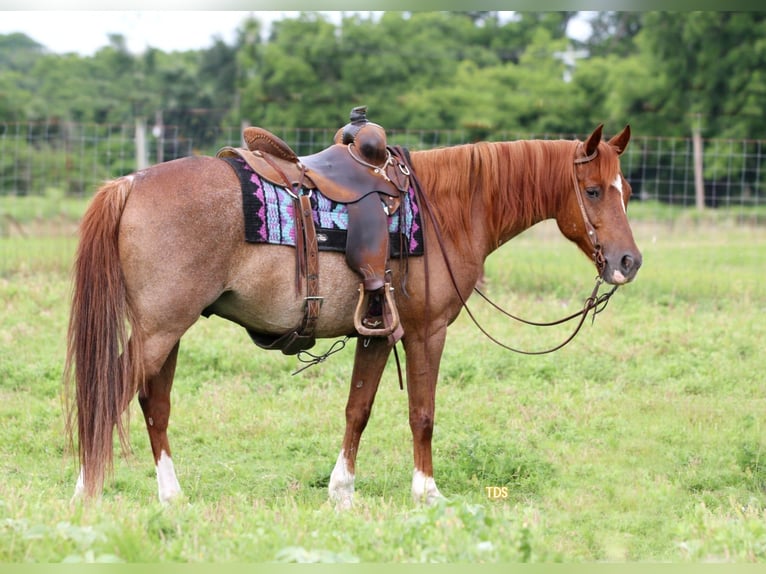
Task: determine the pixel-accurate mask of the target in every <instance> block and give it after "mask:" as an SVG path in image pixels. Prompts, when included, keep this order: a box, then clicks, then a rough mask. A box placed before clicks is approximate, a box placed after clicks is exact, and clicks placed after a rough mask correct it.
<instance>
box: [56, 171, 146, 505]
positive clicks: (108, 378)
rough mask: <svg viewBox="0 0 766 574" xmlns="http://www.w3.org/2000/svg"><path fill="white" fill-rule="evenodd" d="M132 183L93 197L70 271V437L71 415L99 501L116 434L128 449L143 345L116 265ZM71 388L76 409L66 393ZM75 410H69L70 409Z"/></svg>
mask: <svg viewBox="0 0 766 574" xmlns="http://www.w3.org/2000/svg"><path fill="white" fill-rule="evenodd" d="M132 182H133V179H132V178H130V177H124V178H119V179H116V180H114V181H111V182H108V183H106V184H104V185H103V186H102V187H101V188H100V189H99V190H98V192H97V193H96V195H95V197H94V198H93V201H92V203H91V205H90V207H89V208H88V210H87V211H86V213H85V216H84V217H83V220H82V222H81V224H80V243H79V247H78V250H77V256H76V260H75V265H74V281H73V293H72V307H71V311H70V317H69V330H68V333H67V358H66V365H65V369H64V371H65V385H66V387H67V391H68V392H67V393H66V396H67V411H68V417H67V423H68V424H67V430H68V434H69V439H70V441H72V440H73V426H74V425H73V420H74V411H75V409H76V419H77V423H76V424H77V435H78V439H79V441H78V450H79V460H80V465H81V466H80V468H81V472H82V474H81V478H82V480H83V484H82V486H83V487H84V492H85V494H86V495H87V496H95V495H98V494H99V493H100V492H101V490H102V488H103V485H104V475H105V473H106V471H108V470H109V471H110V470H111V468H112V451H113V444H112V441H113V436H114V434H113V433H114V427H115V425H116V426H117V430H118V434H119V437H120V443H121V445H122V447H123V449H127V448H128V433H127V420H125V421H123V416H122V415H123V413H124V412H126V411H127V407H128V405H129V404H130V400H131V398H132V397H133V395H134V394H135V392H136V389H137V385H138V376H139V373H138V372H137V371H138V369H136V368H135V366H136V365H141V364H142V361H141V353H142V349H141V345H140V338H139V337H133V339H132V340H130V343H128V341H129V336H130V333H131V332H135V329H136V324H135V320H134V318H133V316H132V312H131V309H130V304H129V301H128V298H127V293H126V287H125V280H124V277H123V273H122V267H121V265H120V256H119V250H118V235H119V229H120V219H121V217H122V213H123V210H124V208H125V203H126V201H127V198H128V194H129V193H130V190H131V188H132V185H133V184H132ZM72 381H74V387H75V389H74V394H75V400H74V405H72V401H71V386H72ZM73 407H74V408H73Z"/></svg>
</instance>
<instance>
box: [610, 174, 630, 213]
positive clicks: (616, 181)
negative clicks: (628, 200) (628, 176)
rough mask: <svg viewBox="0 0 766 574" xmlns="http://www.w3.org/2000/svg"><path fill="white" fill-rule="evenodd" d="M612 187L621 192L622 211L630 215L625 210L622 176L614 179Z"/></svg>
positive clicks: (618, 175)
mask: <svg viewBox="0 0 766 574" xmlns="http://www.w3.org/2000/svg"><path fill="white" fill-rule="evenodd" d="M612 187H614V188H615V189H616V190H617V191H619V192H620V204H621V205H622V210H623V211H624V212H625V213H628V210H627V209H626V208H625V198H624V197H623V196H622V176H621V175H620V174H619V173H618V174H617V177H615V178H614V181H613V182H612Z"/></svg>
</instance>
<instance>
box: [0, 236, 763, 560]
mask: <svg viewBox="0 0 766 574" xmlns="http://www.w3.org/2000/svg"><path fill="white" fill-rule="evenodd" d="M703 227H704V228H703ZM703 227H700V226H698V225H692V224H689V225H686V226H682V225H680V224H679V223H677V222H676V223H673V224H670V223H654V224H650V223H645V224H644V223H642V224H640V225H637V226H636V236H637V241H638V243H639V245H640V247H641V248H642V250H643V253H644V267H643V268H642V270H641V272H640V274H639V277H638V279H637V280H636V282H635V283H634V284H631V285H629V286H626V287H624V288H621V289H619V290H618V291H617V293H616V294H615V296H614V297H613V299H612V301H611V302H610V304H609V307H608V308H607V310H606V311H605V312H604V313H603V314H602V315H599V316H598V317H597V318H596V320H595V323H594V324H593V325H590V323H587V324H586V326H585V327H584V328H583V331H582V332H581V334H580V335H579V336H578V337H577V338H576V339H575V341H574V342H573V343H571V344H570V345H569V346H568V347H566V348H564V349H562V350H561V351H558V352H556V353H554V354H553V355H548V356H542V357H525V356H520V355H515V354H510V353H508V352H506V351H503V350H501V349H499V348H497V347H495V346H493V345H492V344H491V343H490V342H489V341H487V340H486V339H484V338H483V337H482V336H481V335H480V334H479V333H478V331H477V330H476V328H475V327H474V326H473V325H472V324H471V323H470V321H469V320H468V319H467V317H466V316H464V315H463V316H461V318H460V319H458V321H457V322H456V323H455V324H454V325H453V326H452V327H451V328H450V335H449V337H448V343H447V348H446V350H445V356H444V359H443V362H442V369H441V377H440V383H439V389H438V393H437V411H436V429H435V433H434V463H435V474H436V480H437V484H438V485H439V488H440V489H441V490H442V492H443V493H444V494H445V495H446V496H447V497H448V498H449V500H450V501H449V502H448V503H446V504H443V505H440V506H437V507H434V508H420V507H417V506H415V505H414V504H413V503H412V502H411V500H410V496H409V487H410V479H411V472H412V449H411V437H410V432H409V427H408V424H407V399H406V393H404V392H402V391H400V390H399V388H398V383H397V380H396V370H395V368H394V366H393V364H391V365H389V369H388V370H387V371H386V374H385V375H384V380H383V382H382V384H381V388H380V391H379V393H378V398H377V400H376V403H375V409H374V411H373V415H372V419H371V421H370V425H369V426H368V429H367V431H366V432H365V435H364V437H363V439H362V443H361V448H360V453H359V459H358V467H357V485H356V486H357V497H356V505H355V507H354V508H353V509H352V510H351V511H349V512H347V513H337V512H336V511H335V510H334V509H333V508H332V507H331V505H330V504H329V503H328V501H327V482H328V480H329V474H330V471H331V469H332V466H333V464H334V462H335V458H336V456H337V452H338V449H339V447H340V440H341V438H342V434H343V426H344V417H343V409H344V406H345V399H346V392H347V386H348V377H349V375H350V369H351V362H352V358H353V351H352V349H351V348H348V349H346V350H345V351H343V352H342V353H339V354H338V355H335V356H333V358H331V359H330V360H328V361H327V362H325V363H323V364H321V365H319V366H316V367H313V368H312V369H309V370H307V371H304V372H303V373H302V374H300V375H298V376H291V375H290V373H291V372H292V371H293V370H294V369H295V368H296V367H297V364H296V362H295V360H294V359H292V358H288V357H284V356H282V355H281V354H279V353H268V352H265V351H261V350H259V349H257V348H256V347H255V346H253V345H252V344H251V343H250V342H249V339H248V337H247V335H246V334H245V333H244V331H242V330H241V329H240V328H238V327H236V326H235V325H232V324H230V323H227V322H225V321H223V320H220V319H217V318H213V319H209V320H205V319H201V320H200V321H199V322H198V323H197V324H196V325H195V326H194V327H193V328H192V329H191V330H190V331H189V333H188V334H187V336H186V337H185V338H184V339H183V341H182V344H181V351H180V357H179V364H178V370H177V375H176V383H175V386H174V392H173V413H172V416H171V423H170V424H171V426H170V439H171V443H172V446H173V449H174V462H175V464H176V470H177V472H178V475H179V480H180V481H181V484H182V487H183V488H184V491H185V494H186V500H185V501H183V502H182V503H179V504H176V505H173V506H171V507H169V508H162V507H161V506H160V505H159V503H158V502H157V501H156V479H155V477H154V468H153V464H152V461H151V454H150V450H149V445H148V439H147V437H146V432H145V430H144V428H143V421H142V417H141V416H140V413H139V409H138V406H137V404H135V402H134V404H133V405H132V408H131V412H132V414H131V418H132V425H131V429H130V434H131V441H132V446H133V453H132V454H129V455H128V456H126V457H120V456H118V458H117V460H116V464H115V471H114V476H113V478H112V479H111V480H110V481H109V482H108V484H107V487H106V489H105V493H104V496H103V498H102V499H101V500H100V501H99V502H98V503H96V504H94V505H91V506H81V505H73V506H70V504H69V498H70V496H71V493H72V490H73V486H74V481H75V478H76V467H75V464H74V462H73V461H72V458H71V456H70V454H69V453H68V452H67V444H66V440H65V437H64V432H63V429H64V424H63V414H62V397H61V387H60V380H61V370H62V365H63V357H64V349H65V333H66V322H67V311H68V307H67V305H68V295H69V278H68V271H69V268H70V266H71V253H72V251H73V249H74V241H73V240H72V238H71V236H68V238H66V239H62V240H59V239H54V238H44V237H43V238H29V237H27V238H23V237H9V238H0V561H4V562H10V561H17V562H27V561H29V562H61V561H127V562H152V561H184V562H186V561H229V562H236V561H286V562H290V561H324V562H341V561H342V562H346V561H361V562H428V561H437V562H458V561H472V562H473V561H476V562H482V561H483V562H498V561H512V562H518V561H529V562H538V561H564V562H590V561H617V562H625V561H630V562H632V561H642V562H645V561H663V562H664V561H670V562H701V561H734V562H766V491H765V490H764V488H766V431H765V430H764V413H766V397H764V392H763V390H764V386H763V372H764V367H766V363H765V362H764V356H763V354H762V353H763V341H764V340H766V323H765V322H764V320H763V317H764V312H766V288H765V287H764V286H763V283H762V277H763V273H764V269H765V268H766V232H764V231H763V230H762V229H758V228H740V227H736V226H733V225H730V224H728V223H726V222H722V223H719V224H717V225H706V226H703ZM593 277H594V270H593V268H592V266H591V265H590V264H589V263H588V262H587V261H586V260H585V258H584V257H582V256H580V255H578V254H577V253H576V250H575V248H574V247H573V246H572V245H570V244H569V243H568V242H566V241H565V240H563V239H561V237H560V236H559V235H558V232H557V231H555V230H551V227H550V226H541V227H539V228H535V229H533V230H531V231H530V232H528V233H527V234H524V235H523V236H522V237H520V238H518V239H516V240H514V241H512V242H510V243H509V244H508V245H507V246H505V247H503V249H501V250H500V251H499V252H498V253H496V254H495V255H493V256H492V257H491V258H490V260H489V261H488V264H487V278H488V287H487V291H488V292H489V293H490V295H491V296H492V297H493V298H494V299H495V300H496V301H497V302H498V303H500V304H502V305H503V306H505V307H507V308H508V309H509V310H512V311H513V312H514V313H517V314H520V315H522V316H526V317H529V318H533V319H553V318H558V317H560V316H562V315H564V314H567V313H570V312H572V311H573V310H575V309H576V308H577V306H579V305H580V304H581V303H582V301H583V299H584V298H585V297H586V296H587V295H588V293H589V292H590V289H591V287H592V278H593ZM469 304H470V305H471V308H472V310H473V311H474V313H475V314H476V315H477V316H478V317H479V318H480V320H481V321H482V323H483V324H484V325H485V326H486V327H487V328H488V330H490V331H491V332H492V333H493V334H495V335H496V336H497V337H499V338H501V339H502V340H504V341H506V342H508V343H509V344H512V345H514V346H518V347H521V348H528V349H540V348H544V347H547V346H550V345H552V344H555V343H557V342H559V341H560V340H561V339H563V337H564V336H566V334H567V331H566V328H564V329H558V328H556V329H552V330H551V332H548V331H541V330H539V329H534V328H530V327H524V326H521V325H517V324H513V323H510V322H509V321H507V320H506V319H502V318H499V317H498V316H497V315H496V314H493V313H492V312H491V311H490V310H489V308H488V307H487V306H486V305H483V304H481V302H480V300H479V299H478V298H475V297H474V298H472V299H471V300H470V302H469ZM329 343H330V342H329V341H328V342H320V345H319V346H320V347H323V346H324V345H329ZM493 486H497V487H505V488H506V492H507V497H504V498H498V499H493V498H489V497H488V496H487V487H493Z"/></svg>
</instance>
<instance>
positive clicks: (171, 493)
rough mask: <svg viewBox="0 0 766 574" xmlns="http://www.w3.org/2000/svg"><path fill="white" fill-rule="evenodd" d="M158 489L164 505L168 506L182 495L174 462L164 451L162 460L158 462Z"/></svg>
mask: <svg viewBox="0 0 766 574" xmlns="http://www.w3.org/2000/svg"><path fill="white" fill-rule="evenodd" d="M157 487H158V490H159V496H160V502H161V503H162V504H167V503H168V502H170V501H171V500H172V499H174V498H176V497H178V496H181V494H182V493H181V485H180V484H178V479H177V478H176V471H175V468H173V461H172V460H171V459H170V456H169V455H168V453H166V452H165V451H164V450H163V451H162V452H161V453H160V460H158V461H157Z"/></svg>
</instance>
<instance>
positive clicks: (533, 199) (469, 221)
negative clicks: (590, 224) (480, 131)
mask: <svg viewBox="0 0 766 574" xmlns="http://www.w3.org/2000/svg"><path fill="white" fill-rule="evenodd" d="M572 145H573V142H569V141H542V140H524V141H518V142H493V143H486V142H484V143H478V144H467V145H462V146H456V147H452V148H444V149H438V150H430V151H427V152H420V153H419V154H413V163H414V164H415V165H414V167H415V169H416V171H417V173H418V175H419V176H421V182H422V183H423V187H424V188H425V192H426V193H427V194H429V197H432V198H433V203H434V204H436V206H437V207H436V211H437V217H438V219H439V225H440V227H441V228H442V229H443V230H446V233H445V234H446V235H449V236H452V237H462V238H466V239H468V241H469V242H471V243H472V249H473V250H474V251H484V255H485V256H486V255H487V254H489V253H490V252H491V251H493V250H494V249H496V248H497V247H499V246H500V245H502V244H503V243H504V242H505V241H508V240H509V239H511V238H512V237H514V236H515V235H518V234H519V233H521V232H522V231H524V230H526V229H528V228H529V227H531V226H533V225H534V224H536V223H538V222H540V221H543V220H545V219H550V218H552V217H555V216H556V213H557V212H558V210H559V208H560V206H561V204H562V201H563V193H562V192H563V190H565V189H568V187H571V177H572V165H571V160H572V154H573V149H572Z"/></svg>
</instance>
